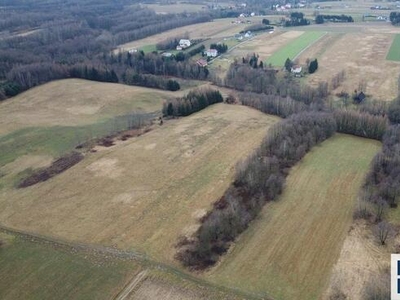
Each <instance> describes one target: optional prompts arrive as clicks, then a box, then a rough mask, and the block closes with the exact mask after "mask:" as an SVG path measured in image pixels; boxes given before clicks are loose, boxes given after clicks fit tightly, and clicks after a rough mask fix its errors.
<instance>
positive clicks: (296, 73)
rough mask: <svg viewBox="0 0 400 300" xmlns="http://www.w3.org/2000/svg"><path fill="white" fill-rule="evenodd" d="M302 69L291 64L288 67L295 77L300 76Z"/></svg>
mask: <svg viewBox="0 0 400 300" xmlns="http://www.w3.org/2000/svg"><path fill="white" fill-rule="evenodd" d="M302 71H303V68H302V67H301V66H293V67H292V68H291V69H290V72H291V73H292V74H293V75H294V76H296V77H300V76H301V72H302Z"/></svg>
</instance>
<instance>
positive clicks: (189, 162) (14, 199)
mask: <svg viewBox="0 0 400 300" xmlns="http://www.w3.org/2000/svg"><path fill="white" fill-rule="evenodd" d="M277 121H279V118H277V117H273V116H269V115H265V114H263V113H261V112H259V111H256V110H254V109H250V108H247V107H242V106H237V105H226V104H217V105H213V106H211V107H209V108H207V109H205V110H203V111H201V112H199V113H196V114H193V115H191V116H189V117H186V118H181V119H178V120H171V121H168V122H166V123H165V124H164V125H163V126H158V127H157V128H155V129H154V130H153V131H150V132H148V133H146V134H145V135H142V136H140V137H137V138H132V139H129V140H128V141H126V142H121V143H118V144H117V145H116V146H114V147H110V148H102V147H100V148H96V149H97V152H96V153H90V154H88V155H87V156H86V158H85V160H83V161H82V162H80V163H79V164H77V165H76V166H74V167H73V168H71V169H69V170H67V171H66V172H64V173H62V174H60V175H58V176H56V177H54V178H52V179H51V180H49V181H46V182H44V183H41V184H38V185H35V186H33V187H31V188H27V189H19V190H17V189H15V188H13V187H12V186H11V185H10V184H8V185H6V186H5V187H3V190H2V193H1V194H0V206H2V207H3V208H4V209H3V210H1V211H0V220H1V223H3V224H6V225H8V226H11V227H15V228H19V229H25V230H28V229H29V230H32V231H34V232H38V233H41V234H44V235H50V236H57V237H60V238H63V239H66V240H72V241H81V242H90V243H95V244H103V245H117V246H118V247H119V248H122V249H132V250H135V251H138V252H141V253H146V255H148V256H149V257H150V258H153V259H155V260H158V261H162V262H167V263H171V264H177V262H176V261H175V260H174V259H173V256H174V254H175V248H174V245H175V243H176V241H177V239H178V237H179V236H180V235H181V234H186V233H187V234H190V233H191V232H193V230H195V229H196V228H197V226H198V220H199V219H200V218H201V217H202V216H203V215H204V214H205V213H206V212H207V211H208V210H209V209H210V207H211V205H212V203H213V202H214V201H215V200H216V199H218V197H220V196H221V195H222V194H223V192H224V190H225V189H226V188H227V187H228V186H229V184H230V183H231V180H232V178H233V176H234V166H235V164H236V163H237V161H238V160H240V159H243V158H245V157H247V155H248V154H249V153H250V152H251V151H253V149H255V148H257V147H258V146H259V144H260V143H261V141H262V139H263V138H264V137H265V134H266V132H267V130H268V128H269V127H270V126H271V125H273V124H274V123H275V122H277ZM233 140H234V142H233ZM30 159H33V158H32V157H30V156H26V157H25V160H15V161H14V162H12V163H10V164H8V165H5V166H4V167H3V168H1V169H0V171H2V172H3V173H5V174H7V172H8V170H10V169H13V170H18V169H23V168H24V167H25V166H26V165H27V164H28V163H27V162H26V160H30ZM20 165H22V167H21V166H20ZM8 176H9V175H5V176H4V177H3V179H2V180H3V182H4V180H6V179H7V178H9V177H8ZM55 190H57V193H55V192H54V191H55ZM28 207H29V209H28ZM60 220H63V221H62V222H60Z"/></svg>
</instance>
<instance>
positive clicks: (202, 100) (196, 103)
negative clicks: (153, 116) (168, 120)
mask: <svg viewBox="0 0 400 300" xmlns="http://www.w3.org/2000/svg"><path fill="white" fill-rule="evenodd" d="M223 101H224V98H223V97H222V95H221V93H220V92H219V91H217V90H213V89H196V90H193V91H190V92H189V93H188V94H187V95H186V96H184V97H182V98H176V99H173V100H166V101H164V103H163V109H162V113H163V115H164V116H165V117H180V116H188V115H191V114H193V113H195V112H198V111H200V110H202V109H204V108H206V107H207V106H210V105H212V104H215V103H221V102H223Z"/></svg>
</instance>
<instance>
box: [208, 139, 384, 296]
mask: <svg viewBox="0 0 400 300" xmlns="http://www.w3.org/2000/svg"><path fill="white" fill-rule="evenodd" d="M380 146H381V145H380V143H379V142H376V141H372V140H367V139H362V138H357V137H353V136H348V135H342V134H336V135H335V136H334V137H333V138H330V139H329V140H327V141H325V142H323V143H322V144H321V146H317V147H315V148H314V149H313V150H312V151H311V152H310V153H309V154H307V155H306V156H305V158H304V159H303V160H302V161H301V162H300V163H299V164H298V165H297V166H295V167H294V168H293V169H292V171H291V173H290V175H289V176H288V178H287V184H286V189H285V190H284V193H283V194H282V196H281V197H280V198H279V199H278V200H277V201H276V202H273V203H271V204H269V205H267V206H266V207H265V208H264V210H263V212H262V214H261V216H260V217H259V218H258V219H257V220H256V221H255V222H254V223H253V224H251V225H250V227H249V229H248V230H247V231H246V232H245V233H244V234H243V235H242V236H241V237H240V238H239V240H238V241H237V244H236V245H235V246H234V248H233V249H232V252H230V253H228V254H227V255H226V257H225V259H224V260H223V261H222V262H221V264H220V265H219V266H217V267H216V268H214V269H213V270H211V271H210V272H209V273H207V274H206V275H205V276H206V277H207V278H208V279H209V280H212V281H213V282H216V283H218V284H224V285H226V286H231V287H237V288H240V289H243V290H247V291H251V292H257V293H259V294H260V295H263V294H264V293H265V292H268V293H270V295H272V296H273V297H274V298H276V299H318V298H319V296H320V295H321V293H322V292H323V291H324V288H325V287H326V285H327V283H328V280H329V276H330V272H331V268H332V266H333V264H334V263H335V262H336V260H337V258H338V256H339V254H340V250H341V247H342V244H343V241H344V239H345V237H346V234H347V231H348V229H349V226H350V224H351V222H352V212H353V208H354V203H355V200H356V197H357V193H358V191H359V188H360V186H361V184H362V182H363V180H364V177H365V174H366V172H367V171H368V168H369V165H370V161H371V160H372V158H373V157H374V155H375V154H376V153H377V152H378V151H379V149H380Z"/></svg>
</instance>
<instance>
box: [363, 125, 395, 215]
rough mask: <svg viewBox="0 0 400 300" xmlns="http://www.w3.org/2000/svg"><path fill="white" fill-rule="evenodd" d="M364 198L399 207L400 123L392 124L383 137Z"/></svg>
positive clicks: (365, 186) (367, 182) (369, 175)
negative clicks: (380, 149)
mask: <svg viewBox="0 0 400 300" xmlns="http://www.w3.org/2000/svg"><path fill="white" fill-rule="evenodd" d="M364 191H365V193H364V194H365V195H364V198H365V199H366V200H368V201H370V202H372V203H375V204H376V203H378V202H379V201H384V202H386V203H387V204H388V205H389V206H390V207H397V204H398V200H399V197H400V125H395V126H390V127H389V129H388V130H387V131H386V133H385V135H384V138H383V147H382V151H381V152H380V153H378V154H377V155H376V156H375V157H374V159H373V161H372V166H371V170H370V172H369V174H368V176H367V179H366V182H365V185H364Z"/></svg>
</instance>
